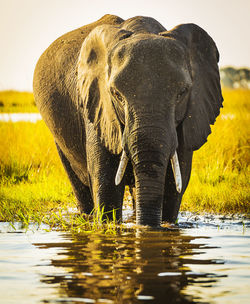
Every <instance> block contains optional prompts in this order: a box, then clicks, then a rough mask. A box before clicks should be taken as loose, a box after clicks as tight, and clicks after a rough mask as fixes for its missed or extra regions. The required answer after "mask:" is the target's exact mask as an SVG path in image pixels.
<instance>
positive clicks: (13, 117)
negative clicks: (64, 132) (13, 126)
mask: <svg viewBox="0 0 250 304" xmlns="http://www.w3.org/2000/svg"><path fill="white" fill-rule="evenodd" d="M41 119H42V117H41V115H40V114H39V113H0V121H3V122H18V121H28V122H33V123H35V122H37V121H38V120H41Z"/></svg>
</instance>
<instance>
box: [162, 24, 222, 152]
mask: <svg viewBox="0 0 250 304" xmlns="http://www.w3.org/2000/svg"><path fill="white" fill-rule="evenodd" d="M161 35H162V36H165V37H167V38H172V39H176V40H178V41H180V42H181V43H182V44H184V48H185V49H186V52H187V57H188V58H189V66H190V70H191V75H192V82H193V83H192V88H191V93H190V100H189V104H188V109H187V113H186V118H185V119H184V121H183V123H182V126H183V135H184V143H185V146H186V147H187V149H192V150H197V149H199V148H200V147H201V146H202V145H203V144H204V143H205V142H206V141H207V137H208V135H209V134H210V133H211V128H210V124H214V122H215V119H216V117H217V116H218V115H219V113H220V107H222V101H223V97H222V94H221V86H220V75H219V69H218V64H217V63H218V61H219V52H218V50H217V47H216V45H215V42H214V41H213V39H212V38H211V37H210V36H209V35H208V34H207V33H206V32H205V31H204V30H203V29H201V28H200V27H199V26H197V25H195V24H181V25H179V26H177V27H175V28H174V29H173V30H171V31H167V32H163V33H161Z"/></svg>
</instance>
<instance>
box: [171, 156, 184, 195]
mask: <svg viewBox="0 0 250 304" xmlns="http://www.w3.org/2000/svg"><path fill="white" fill-rule="evenodd" d="M171 165H172V169H173V172H174V179H175V185H176V190H177V191H178V192H179V193H181V190H182V179H181V170H180V165H179V161H178V156H177V152H176V151H175V152H174V155H173V156H172V157H171Z"/></svg>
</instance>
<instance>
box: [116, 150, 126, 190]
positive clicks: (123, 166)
mask: <svg viewBox="0 0 250 304" xmlns="http://www.w3.org/2000/svg"><path fill="white" fill-rule="evenodd" d="M127 163H128V157H127V155H126V152H125V151H124V150H123V151H122V156H121V160H120V163H119V167H118V170H117V172H116V176H115V184H116V186H118V185H119V184H120V182H121V181H122V178H123V175H124V173H125V170H126V167H127Z"/></svg>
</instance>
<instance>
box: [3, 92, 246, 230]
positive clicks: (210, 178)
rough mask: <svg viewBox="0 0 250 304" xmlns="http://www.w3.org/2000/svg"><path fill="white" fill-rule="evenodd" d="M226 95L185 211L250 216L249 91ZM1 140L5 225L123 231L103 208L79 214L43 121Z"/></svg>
mask: <svg viewBox="0 0 250 304" xmlns="http://www.w3.org/2000/svg"><path fill="white" fill-rule="evenodd" d="M223 95H224V99H225V101H224V108H223V109H222V111H221V116H220V117H219V118H218V119H217V121H216V124H215V125H214V126H213V127H212V134H211V135H210V136H209V138H208V142H207V143H206V144H205V145H204V146H203V147H202V148H201V149H200V150H199V151H197V152H195V153H194V160H193V170H192V176H191V180H190V184H189V186H188V189H187V191H186V193H185V195H184V198H183V202H182V207H181V208H182V210H189V211H194V212H213V213H223V214H225V213H246V214H249V211H250V203H249V202H250V199H249V157H250V153H249V138H250V136H249V135H250V134H249V132H250V131H249V120H250V119H249V118H250V111H249V105H250V91H247V90H224V92H223ZM0 96H1V95H0ZM0 99H1V98H0ZM0 138H1V145H0V221H8V222H14V221H20V222H22V223H24V224H25V225H28V223H31V222H35V223H37V224H41V223H46V224H47V225H48V226H50V227H53V228H60V229H67V230H68V229H71V230H72V231H75V232H79V231H85V232H89V231H93V230H98V231H102V232H105V231H106V232H107V231H108V232H110V233H114V232H115V231H117V229H120V228H118V227H119V225H116V224H117V222H116V220H115V216H114V220H113V221H111V220H107V219H106V214H105V213H104V209H102V208H101V210H99V211H98V210H95V212H94V213H93V215H91V217H84V216H82V215H80V214H79V213H77V211H76V201H75V198H74V196H73V193H72V190H71V186H70V183H69V181H68V179H67V177H66V174H65V172H64V170H63V168H62V165H61V163H60V160H59V157H58V155H57V151H56V148H55V144H54V141H53V138H52V135H51V134H50V132H49V131H48V129H47V127H46V126H45V124H44V122H43V121H38V122H37V123H35V124H33V123H28V122H17V123H10V122H8V123H3V122H2V123H0ZM72 210H73V211H72ZM100 214H102V216H100ZM103 219H105V220H103Z"/></svg>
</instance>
